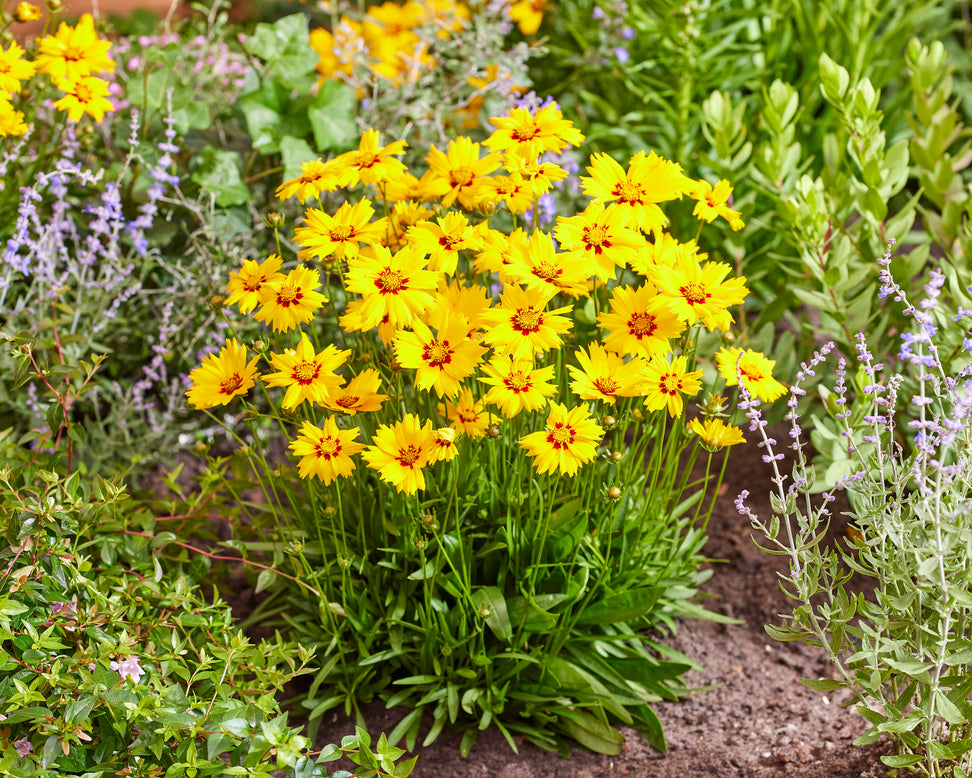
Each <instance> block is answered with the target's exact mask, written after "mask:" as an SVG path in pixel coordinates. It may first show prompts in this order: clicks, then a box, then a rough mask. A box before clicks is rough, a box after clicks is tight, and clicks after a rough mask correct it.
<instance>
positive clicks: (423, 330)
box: [395, 313, 486, 397]
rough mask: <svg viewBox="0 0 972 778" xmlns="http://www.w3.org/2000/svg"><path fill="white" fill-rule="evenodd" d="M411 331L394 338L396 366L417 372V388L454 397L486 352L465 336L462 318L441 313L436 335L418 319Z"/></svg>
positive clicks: (466, 331) (400, 333) (403, 332)
mask: <svg viewBox="0 0 972 778" xmlns="http://www.w3.org/2000/svg"><path fill="white" fill-rule="evenodd" d="M412 329H413V331H412V332H408V331H402V332H399V333H398V334H397V335H396V336H395V356H396V357H397V359H398V362H399V364H400V365H401V366H402V367H407V368H411V369H413V370H415V371H416V375H415V386H416V387H417V388H419V389H424V390H425V391H429V390H431V389H434V390H435V393H436V394H437V395H438V396H439V397H455V396H456V395H457V394H458V393H459V388H460V385H461V383H462V381H463V379H464V378H466V377H467V376H471V375H472V374H473V373H475V372H476V365H478V364H479V362H480V361H481V360H482V357H483V354H484V353H485V352H486V349H485V348H483V347H482V346H480V345H479V344H478V343H476V342H475V341H473V340H470V339H469V338H467V337H466V335H467V333H468V332H469V326H468V322H467V321H466V319H465V317H463V316H450V315H449V314H448V313H446V314H444V315H443V317H442V320H441V324H440V326H439V330H438V332H437V333H436V334H433V333H432V330H431V329H429V327H427V326H426V325H425V324H424V323H423V322H422V321H420V320H418V319H416V320H415V321H413V322H412Z"/></svg>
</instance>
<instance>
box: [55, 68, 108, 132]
mask: <svg viewBox="0 0 972 778" xmlns="http://www.w3.org/2000/svg"><path fill="white" fill-rule="evenodd" d="M58 88H59V89H61V90H62V91H63V92H64V97H62V98H61V99H60V100H58V101H57V102H56V103H54V107H55V108H57V110H59V111H64V112H66V113H67V115H68V121H72V122H77V121H80V120H81V117H82V116H84V115H85V114H87V115H88V116H90V117H91V118H92V119H94V120H95V121H96V122H100V121H101V120H102V119H104V118H105V114H106V113H108V112H110V111H114V110H115V106H114V105H112V102H111V100H109V99H108V82H107V81H105V80H103V79H100V78H97V77H95V76H81V77H80V78H78V79H77V80H76V81H61V82H59V83H58Z"/></svg>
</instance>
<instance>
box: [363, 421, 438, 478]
mask: <svg viewBox="0 0 972 778" xmlns="http://www.w3.org/2000/svg"><path fill="white" fill-rule="evenodd" d="M372 441H373V444H372V445H371V446H368V448H366V449H365V451H364V453H363V454H362V456H363V457H364V459H365V461H366V462H367V463H368V467H370V468H371V469H372V470H377V471H378V474H379V475H380V476H381V479H382V480H383V481H387V482H388V483H390V484H392V485H393V486H394V487H395V488H396V489H397V490H398V491H399V492H401V493H404V494H415V492H417V491H418V490H419V489H424V488H425V473H423V472H422V468H424V467H425V466H426V465H427V464H429V459H430V457H431V456H432V441H431V439H430V436H429V434H428V430H427V429H424V428H423V426H422V424H421V423H420V422H419V420H418V417H417V416H415V415H414V414H411V413H406V414H405V416H404V418H403V419H402V420H401V421H399V422H396V423H395V424H392V425H387V424H383V425H381V426H380V427H379V428H378V430H377V431H376V432H375V434H374V437H373V438H372Z"/></svg>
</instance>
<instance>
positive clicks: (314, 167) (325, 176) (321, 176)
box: [276, 159, 338, 204]
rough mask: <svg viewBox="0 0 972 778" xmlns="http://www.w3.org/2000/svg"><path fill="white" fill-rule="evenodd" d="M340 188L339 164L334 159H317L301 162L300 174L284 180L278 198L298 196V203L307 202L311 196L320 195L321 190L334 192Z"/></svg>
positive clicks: (277, 193)
mask: <svg viewBox="0 0 972 778" xmlns="http://www.w3.org/2000/svg"><path fill="white" fill-rule="evenodd" d="M337 188H338V172H337V166H336V165H335V162H334V160H333V159H331V160H328V161H327V162H324V161H323V160H320V159H315V160H312V161H310V162H301V164H300V175H299V176H297V178H292V179H290V180H289V181H284V182H283V183H282V184H281V185H280V186H278V187H277V191H276V195H277V199H278V200H289V199H290V198H291V197H296V198H297V202H298V203H301V204H303V203H305V202H307V200H308V199H310V198H311V197H319V196H320V194H321V192H333V191H334V190H335V189H337Z"/></svg>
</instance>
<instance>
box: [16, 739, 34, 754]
mask: <svg viewBox="0 0 972 778" xmlns="http://www.w3.org/2000/svg"><path fill="white" fill-rule="evenodd" d="M13 746H14V749H15V750H16V751H17V753H18V754H19V755H20V756H27V754H29V753H31V752H32V751H33V750H34V746H33V745H32V744H31V742H30V740H28V739H27V738H25V737H22V738H20V740H15V741H14V744H13Z"/></svg>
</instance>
